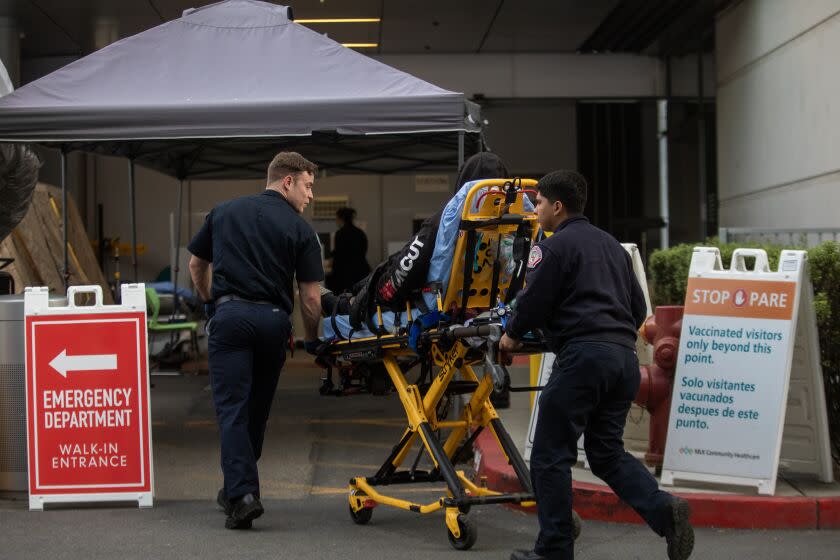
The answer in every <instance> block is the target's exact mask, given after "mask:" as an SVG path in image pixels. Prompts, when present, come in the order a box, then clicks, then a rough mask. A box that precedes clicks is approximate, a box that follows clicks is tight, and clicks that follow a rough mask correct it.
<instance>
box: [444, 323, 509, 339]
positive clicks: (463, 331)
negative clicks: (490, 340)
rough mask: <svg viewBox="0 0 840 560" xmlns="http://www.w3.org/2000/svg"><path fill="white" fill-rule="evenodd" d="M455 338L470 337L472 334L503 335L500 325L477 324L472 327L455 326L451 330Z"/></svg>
mask: <svg viewBox="0 0 840 560" xmlns="http://www.w3.org/2000/svg"><path fill="white" fill-rule="evenodd" d="M449 332H450V334H451V335H452V336H453V337H454V338H469V337H472V336H491V335H501V333H502V329H501V326H500V325H476V326H471V327H455V328H454V329H452V330H450V331H449Z"/></svg>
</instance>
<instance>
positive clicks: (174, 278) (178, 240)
mask: <svg viewBox="0 0 840 560" xmlns="http://www.w3.org/2000/svg"><path fill="white" fill-rule="evenodd" d="M183 193H184V180H183V179H181V180H180V181H179V182H178V205H177V208H178V211H177V212H176V214H175V262H174V263H173V266H172V292H173V298H174V301H175V303H174V305H173V307H172V320H173V321H174V320H175V315H177V314H178V273H179V272H180V269H181V201H182V200H183V198H184V197H183Z"/></svg>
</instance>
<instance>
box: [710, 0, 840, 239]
mask: <svg viewBox="0 0 840 560" xmlns="http://www.w3.org/2000/svg"><path fill="white" fill-rule="evenodd" d="M716 33H717V35H716V43H717V46H716V75H717V78H716V82H717V85H716V87H717V127H718V180H719V195H720V221H721V225H722V226H730V227H735V226H756V227H806V226H807V227H837V226H838V225H840V214H838V212H837V207H838V204H840V159H838V151H837V148H838V146H840V111H838V110H837V99H840V74H838V72H837V63H836V58H837V55H836V53H837V52H840V4H838V3H837V2H836V1H833V0H809V1H808V2H789V1H786V0H746V1H744V2H741V3H737V4H736V5H735V6H734V7H733V8H732V9H730V10H729V11H727V12H724V13H723V14H722V15H721V16H720V18H719V19H718V22H717V26H716Z"/></svg>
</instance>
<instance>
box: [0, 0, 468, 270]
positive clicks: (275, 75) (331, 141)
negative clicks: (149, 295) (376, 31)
mask: <svg viewBox="0 0 840 560" xmlns="http://www.w3.org/2000/svg"><path fill="white" fill-rule="evenodd" d="M480 122H481V119H480V117H479V110H478V106H477V105H476V104H474V103H472V102H470V101H468V100H466V99H465V97H464V95H463V94H462V93H456V92H451V91H447V90H444V89H441V88H439V87H437V86H435V85H433V84H430V83H428V82H425V81H423V80H421V79H419V78H416V77H414V76H411V75H410V74H407V73H405V72H401V71H399V70H396V69H394V68H391V67H389V66H387V65H385V64H382V63H381V62H378V61H376V60H373V59H371V58H369V57H367V56H365V55H363V54H360V53H358V52H356V51H353V50H351V49H348V48H345V47H343V46H341V45H340V44H338V43H336V42H335V41H333V40H331V39H329V38H327V37H326V36H323V35H320V34H318V33H316V32H314V31H312V30H310V29H308V28H306V27H304V26H302V25H299V24H296V23H294V21H293V15H292V10H291V8H289V7H286V6H278V5H275V4H270V3H267V2H259V1H256V0H226V1H223V2H219V3H216V4H212V5H209V6H206V7H203V8H199V9H190V10H186V11H185V12H184V14H183V16H182V17H181V18H179V19H176V20H173V21H169V22H167V23H164V24H162V25H159V26H157V27H154V28H152V29H149V30H147V31H144V32H142V33H139V34H137V35H134V36H131V37H127V38H125V39H122V40H120V41H118V42H116V43H114V44H112V45H109V46H108V47H105V48H103V49H101V50H99V51H97V52H94V53H93V54H90V55H88V56H86V57H84V58H82V59H79V60H77V61H75V62H73V63H71V64H69V65H67V66H65V67H63V68H61V69H59V70H57V71H55V72H53V73H51V74H49V75H47V76H45V77H43V78H41V79H39V80H36V81H34V82H31V83H29V84H27V85H25V86H23V87H22V88H20V89H18V90H17V91H15V92H14V93H11V94H9V95H7V96H5V97H3V98H0V142H33V143H38V144H42V145H45V146H49V147H54V148H58V149H60V151H61V187H62V191H63V199H64V200H63V208H64V209H65V216H64V228H63V229H64V235H65V243H64V245H65V249H64V251H65V255H64V263H65V264H64V270H65V279H66V273H67V271H68V262H67V243H66V235H67V227H66V223H67V219H66V208H67V189H66V154H67V153H68V152H70V151H74V150H81V151H86V152H94V153H100V154H108V155H120V156H124V157H127V158H128V162H129V165H128V169H129V171H128V174H129V204H130V216H131V245H132V264H133V268H134V279H135V280H136V277H137V255H136V244H137V239H136V222H135V207H134V164H135V163H139V164H142V165H144V166H147V167H151V168H153V169H157V170H159V171H162V172H164V173H166V174H169V175H171V176H174V177H176V178H178V179H180V187H179V193H178V210H177V213H178V216H180V215H181V189H183V182H184V180H185V179H230V178H240V179H243V178H254V177H264V176H265V165H266V163H267V162H268V161H269V160H270V159H271V156H272V155H273V154H275V153H276V152H277V151H280V150H283V149H297V150H299V151H302V152H304V153H305V154H306V156H307V157H308V158H309V159H312V160H313V161H315V162H316V163H318V164H319V166H320V167H322V168H324V169H327V170H331V171H337V172H350V173H400V172H411V171H435V170H451V169H453V168H455V167H456V166H457V167H459V168H460V166H461V164H462V163H463V161H464V153H465V150H467V149H469V150H470V151H478V150H479V149H480V144H481V140H480V135H479V134H467V133H479V132H480ZM456 153H457V159H456V155H455V154H456ZM176 230H177V231H178V232H179V234H180V228H176ZM176 245H180V242H178V243H176Z"/></svg>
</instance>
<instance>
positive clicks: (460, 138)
mask: <svg viewBox="0 0 840 560" xmlns="http://www.w3.org/2000/svg"><path fill="white" fill-rule="evenodd" d="M462 167H464V131H463V130H461V131H459V132H458V171H461V168H462Z"/></svg>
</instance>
